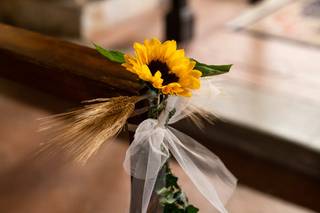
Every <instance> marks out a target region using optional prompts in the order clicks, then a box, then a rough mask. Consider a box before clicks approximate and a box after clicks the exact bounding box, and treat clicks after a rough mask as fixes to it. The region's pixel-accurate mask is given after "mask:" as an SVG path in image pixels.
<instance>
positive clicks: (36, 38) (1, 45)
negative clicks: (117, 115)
mask: <svg viewBox="0 0 320 213" xmlns="http://www.w3.org/2000/svg"><path fill="white" fill-rule="evenodd" d="M0 31H1V34H0V55H1V60H0V70H1V71H0V74H1V76H2V77H5V78H8V79H11V80H15V81H19V82H21V83H24V84H29V85H30V86H32V87H35V88H38V89H44V90H46V91H49V92H51V93H56V94H58V95H59V96H65V97H67V98H72V99H74V100H78V101H79V100H84V99H87V98H92V97H102V96H110V95H111V96H112V95H113V96H115V95H119V94H124V93H126V94H136V93H137V92H138V90H139V89H140V85H139V84H138V82H137V78H136V77H135V76H133V75H132V74H130V73H128V72H126V71H125V70H124V68H123V67H121V66H120V65H119V64H116V63H112V62H110V61H108V60H106V59H105V58H103V57H102V56H100V55H99V54H98V53H97V52H96V51H95V50H93V49H91V48H87V47H84V46H79V45H75V44H72V43H70V42H65V41H62V40H59V39H55V38H51V37H47V36H43V35H40V34H38V33H33V32H30V31H26V30H23V29H18V28H14V27H11V26H8V25H4V24H0Z"/></svg>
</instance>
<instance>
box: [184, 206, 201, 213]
mask: <svg viewBox="0 0 320 213" xmlns="http://www.w3.org/2000/svg"><path fill="white" fill-rule="evenodd" d="M198 211H199V209H198V208H196V207H194V206H193V205H189V206H188V207H187V208H186V213H197V212H198Z"/></svg>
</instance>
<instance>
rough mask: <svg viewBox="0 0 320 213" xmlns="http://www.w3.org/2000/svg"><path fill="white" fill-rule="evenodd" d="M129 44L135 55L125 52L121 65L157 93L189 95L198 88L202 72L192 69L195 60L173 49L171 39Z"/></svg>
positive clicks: (175, 48) (174, 46)
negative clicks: (123, 61)
mask: <svg viewBox="0 0 320 213" xmlns="http://www.w3.org/2000/svg"><path fill="white" fill-rule="evenodd" d="M133 47H134V50H135V55H134V56H131V55H125V56H124V58H125V63H123V64H122V66H124V67H125V68H126V69H127V70H128V71H130V72H132V73H135V74H136V75H138V76H139V78H140V79H142V80H144V81H147V82H149V83H150V84H151V85H152V86H153V87H154V88H156V89H158V90H159V91H160V92H161V93H163V94H170V95H181V96H191V90H193V89H199V87H200V77H201V75H202V73H201V72H200V71H198V70H195V69H194V67H195V65H196V62H195V61H193V60H190V59H189V58H187V57H185V54H184V50H183V49H179V50H177V44H176V42H175V41H166V42H164V43H161V42H160V41H159V40H158V39H151V40H145V41H144V44H141V43H137V42H136V43H134V45H133Z"/></svg>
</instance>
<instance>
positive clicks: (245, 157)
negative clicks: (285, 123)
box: [0, 24, 320, 211]
mask: <svg viewBox="0 0 320 213" xmlns="http://www.w3.org/2000/svg"><path fill="white" fill-rule="evenodd" d="M0 77H2V78H7V79H10V80H13V81H17V82H19V83H22V84H26V85H29V86H31V87H33V88H37V89H39V90H41V91H46V92H49V93H52V94H55V95H57V96H58V97H62V98H68V100H73V101H76V102H78V101H81V100H84V99H89V98H95V97H109V96H118V95H123V94H127V95H132V94H138V93H139V91H140V89H141V88H140V86H139V84H138V81H137V79H136V78H135V76H133V75H131V74H130V73H128V72H125V71H124V69H123V68H122V67H121V66H120V65H118V64H115V63H112V62H109V61H107V60H105V59H104V58H103V57H101V56H99V54H97V53H96V51H95V50H93V49H90V48H87V47H83V46H79V45H76V44H71V43H69V42H66V41H61V40H58V39H55V38H50V37H46V36H43V35H40V34H37V33H33V32H29V31H26V30H22V29H18V28H14V27H10V26H7V25H2V24H0ZM177 126H178V127H179V128H181V129H184V130H185V132H188V133H189V134H190V135H191V136H192V137H194V138H196V139H198V140H199V141H201V142H203V144H205V145H206V146H207V147H209V148H210V149H211V150H212V151H213V152H214V153H216V154H217V155H219V156H220V157H221V158H222V160H223V161H224V162H225V163H226V165H227V167H228V168H229V169H230V170H231V171H232V172H233V173H234V174H235V176H237V178H238V179H239V182H240V184H245V185H248V186H250V187H253V188H256V189H258V190H261V191H263V192H267V193H269V194H272V195H275V196H278V197H280V198H283V199H286V200H288V201H291V202H294V203H297V204H300V205H303V206H306V207H308V208H311V209H313V210H316V211H320V202H318V199H319V197H320V154H319V153H318V152H317V151H315V150H312V149H309V148H306V147H303V146H300V145H297V144H295V143H293V142H292V141H288V140H285V139H282V138H279V137H276V136H273V135H270V134H268V133H265V132H260V131H257V130H255V129H253V128H249V127H245V126H241V125H239V124H237V123H236V122H233V121H228V122H223V121H218V122H216V124H215V125H214V126H212V125H209V124H208V125H207V126H206V129H205V132H207V133H208V134H202V132H200V131H199V132H195V131H190V125H188V122H183V123H180V124H177Z"/></svg>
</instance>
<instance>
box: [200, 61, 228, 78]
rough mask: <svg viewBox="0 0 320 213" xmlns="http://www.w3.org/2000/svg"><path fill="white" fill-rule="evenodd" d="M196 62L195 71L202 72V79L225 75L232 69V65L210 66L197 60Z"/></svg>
mask: <svg viewBox="0 0 320 213" xmlns="http://www.w3.org/2000/svg"><path fill="white" fill-rule="evenodd" d="M194 61H195V62H196V66H195V69H197V70H199V71H201V72H202V77H206V76H213V75H220V74H224V73H226V72H229V71H230V69H231V67H232V64H224V65H208V64H204V63H200V62H198V61H196V60H194Z"/></svg>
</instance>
